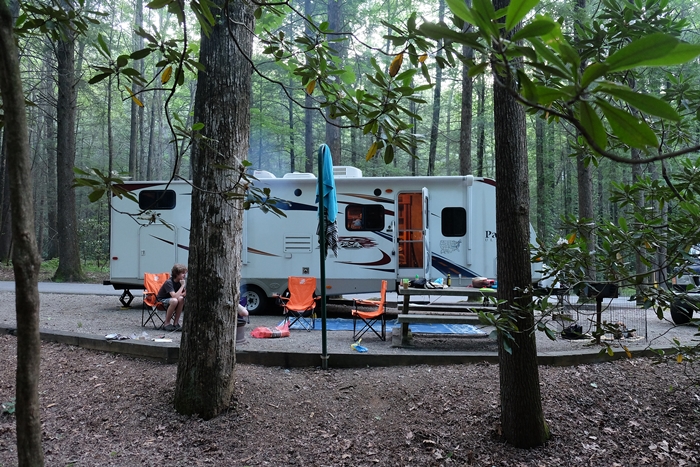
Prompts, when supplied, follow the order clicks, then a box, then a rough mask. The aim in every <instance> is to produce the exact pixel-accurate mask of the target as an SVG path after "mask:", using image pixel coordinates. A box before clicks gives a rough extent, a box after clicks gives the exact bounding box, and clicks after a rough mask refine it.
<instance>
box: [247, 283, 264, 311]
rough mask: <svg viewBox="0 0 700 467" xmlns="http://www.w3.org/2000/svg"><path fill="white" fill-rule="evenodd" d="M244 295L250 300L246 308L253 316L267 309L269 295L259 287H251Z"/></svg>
mask: <svg viewBox="0 0 700 467" xmlns="http://www.w3.org/2000/svg"><path fill="white" fill-rule="evenodd" d="M244 293H245V297H246V299H247V300H248V304H247V305H246V308H247V309H248V313H250V314H251V315H256V314H260V313H262V312H263V311H264V310H265V308H267V295H265V292H263V291H262V289H260V288H259V287H255V286H254V285H249V286H248V287H247V290H246V291H245V292H244Z"/></svg>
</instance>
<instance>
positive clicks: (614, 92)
mask: <svg viewBox="0 0 700 467" xmlns="http://www.w3.org/2000/svg"><path fill="white" fill-rule="evenodd" d="M598 89H599V90H600V91H601V92H604V93H605V94H609V95H611V96H613V97H617V98H618V99H622V100H623V101H625V102H627V103H628V104H629V105H631V106H632V107H634V108H636V109H638V110H640V111H642V112H644V113H647V114H650V115H656V116H657V117H661V118H665V119H667V120H672V121H674V122H678V121H680V119H681V117H680V115H678V112H676V110H675V109H674V108H673V107H671V105H670V104H669V103H668V102H666V101H664V100H663V99H659V98H658V97H656V96H650V95H649V94H641V93H639V92H635V91H634V90H632V89H630V88H628V87H626V86H600V87H599V88H598Z"/></svg>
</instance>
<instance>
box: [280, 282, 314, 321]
mask: <svg viewBox="0 0 700 467" xmlns="http://www.w3.org/2000/svg"><path fill="white" fill-rule="evenodd" d="M287 289H288V290H289V296H288V297H283V296H280V295H276V297H277V298H279V299H280V300H281V301H282V306H283V307H284V316H285V318H284V319H285V320H286V321H288V322H289V321H290V319H291V322H289V328H290V329H291V327H292V326H293V325H294V323H297V322H298V323H299V324H300V325H301V326H302V327H303V328H304V329H306V330H307V331H311V330H312V329H314V328H315V327H316V301H317V300H319V298H320V297H317V296H316V278H315V277H297V276H289V280H288V283H287Z"/></svg>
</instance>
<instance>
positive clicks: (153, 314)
mask: <svg viewBox="0 0 700 467" xmlns="http://www.w3.org/2000/svg"><path fill="white" fill-rule="evenodd" d="M168 279H170V273H169V272H161V273H158V274H152V273H149V272H146V273H144V274H143V288H144V289H145V290H144V291H143V303H142V304H141V326H146V325H147V324H148V322H149V321H150V322H151V323H153V327H154V328H156V329H158V328H159V327H161V326H162V325H163V323H164V322H165V321H164V320H163V318H161V317H160V315H159V314H158V310H162V311H167V310H166V309H165V306H163V304H162V303H161V302H159V301H158V300H157V298H156V297H157V295H158V291H159V290H160V288H161V287H162V286H163V283H164V282H165V281H167V280H168ZM146 313H148V318H147V319H146ZM156 318H157V319H158V320H160V324H156Z"/></svg>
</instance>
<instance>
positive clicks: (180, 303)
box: [173, 298, 185, 326]
mask: <svg viewBox="0 0 700 467" xmlns="http://www.w3.org/2000/svg"><path fill="white" fill-rule="evenodd" d="M183 308H185V299H184V298H181V299H180V300H178V302H177V307H176V308H175V319H173V324H174V325H175V326H180V315H181V314H182V309H183Z"/></svg>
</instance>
